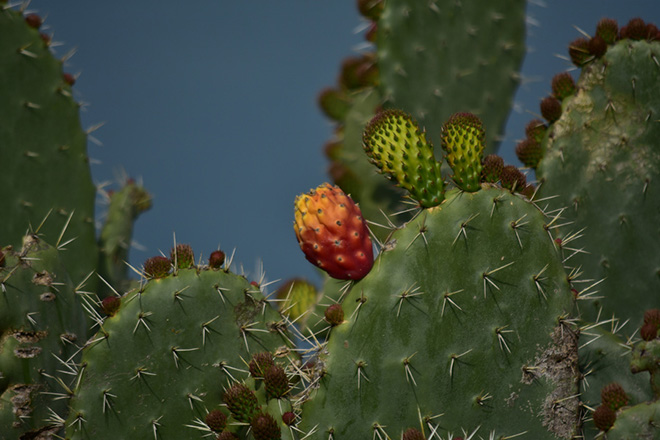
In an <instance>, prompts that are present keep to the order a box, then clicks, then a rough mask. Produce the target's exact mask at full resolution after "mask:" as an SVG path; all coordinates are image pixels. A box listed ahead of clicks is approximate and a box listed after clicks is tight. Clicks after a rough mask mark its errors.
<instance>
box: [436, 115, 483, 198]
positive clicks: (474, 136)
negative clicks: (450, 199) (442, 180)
mask: <svg viewBox="0 0 660 440" xmlns="http://www.w3.org/2000/svg"><path fill="white" fill-rule="evenodd" d="M484 135H485V133H484V129H483V125H482V124H481V120H479V118H477V117H476V116H474V115H473V114H471V113H454V114H453V115H452V116H451V117H450V118H449V120H448V121H447V122H445V124H444V125H443V126H442V149H443V150H444V151H445V153H446V154H445V158H446V159H447V162H448V163H449V166H450V167H451V169H452V171H453V172H454V175H453V176H452V179H453V180H454V183H456V186H458V187H459V188H461V189H462V190H464V191H468V192H475V191H478V190H479V189H481V185H480V182H481V171H482V166H481V162H482V160H483V158H484V155H483V151H484V143H483V142H484Z"/></svg>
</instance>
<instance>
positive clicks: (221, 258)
mask: <svg viewBox="0 0 660 440" xmlns="http://www.w3.org/2000/svg"><path fill="white" fill-rule="evenodd" d="M224 263H225V253H224V252H222V251H221V250H219V249H218V250H217V251H213V252H211V255H209V267H210V268H211V269H220V268H221V267H222V265H223V264H224Z"/></svg>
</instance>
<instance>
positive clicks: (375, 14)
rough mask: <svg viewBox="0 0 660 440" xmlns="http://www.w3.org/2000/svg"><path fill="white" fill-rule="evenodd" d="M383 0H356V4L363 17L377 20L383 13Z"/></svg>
mask: <svg viewBox="0 0 660 440" xmlns="http://www.w3.org/2000/svg"><path fill="white" fill-rule="evenodd" d="M384 4H385V0H358V1H357V6H358V10H359V11H360V14H362V16H363V17H365V18H368V19H370V20H372V21H378V19H379V18H380V15H381V14H382V13H383V9H384V8H385V6H384Z"/></svg>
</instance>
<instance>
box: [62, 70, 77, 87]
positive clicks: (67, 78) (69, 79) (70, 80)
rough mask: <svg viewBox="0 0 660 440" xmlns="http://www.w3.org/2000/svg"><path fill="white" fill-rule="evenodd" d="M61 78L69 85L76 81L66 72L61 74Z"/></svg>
mask: <svg viewBox="0 0 660 440" xmlns="http://www.w3.org/2000/svg"><path fill="white" fill-rule="evenodd" d="M62 80H63V81H64V82H65V83H67V84H68V85H70V86H73V85H74V84H75V83H76V77H75V76H73V75H72V74H70V73H68V72H65V73H63V74H62Z"/></svg>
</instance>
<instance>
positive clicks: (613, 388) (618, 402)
mask: <svg viewBox="0 0 660 440" xmlns="http://www.w3.org/2000/svg"><path fill="white" fill-rule="evenodd" d="M600 399H601V403H602V404H603V405H606V406H609V407H610V408H611V409H612V410H614V411H616V410H617V409H619V408H621V407H624V406H626V405H627V404H628V396H627V395H626V392H625V391H624V389H623V387H622V386H621V385H619V384H618V383H616V382H612V383H611V384H608V385H605V386H604V387H603V389H602V390H601V391H600Z"/></svg>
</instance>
